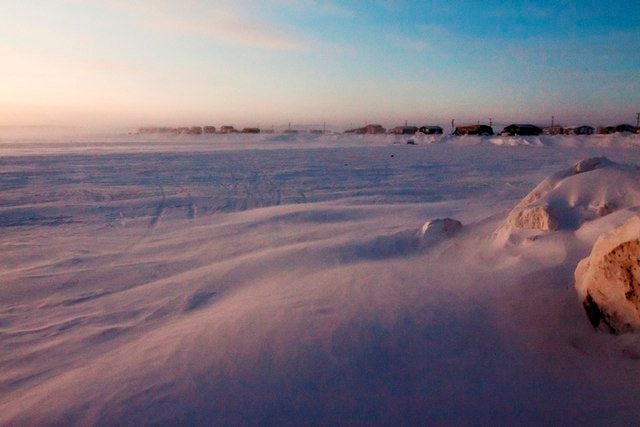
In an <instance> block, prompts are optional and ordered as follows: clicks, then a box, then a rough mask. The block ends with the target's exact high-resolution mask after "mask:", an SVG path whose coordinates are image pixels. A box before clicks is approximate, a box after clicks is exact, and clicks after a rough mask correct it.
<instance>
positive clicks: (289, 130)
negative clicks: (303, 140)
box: [282, 129, 298, 133]
mask: <svg viewBox="0 0 640 427" xmlns="http://www.w3.org/2000/svg"><path fill="white" fill-rule="evenodd" d="M282 133H298V131H297V130H295V129H285V130H284V131H283V132H282Z"/></svg>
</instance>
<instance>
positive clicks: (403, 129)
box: [389, 126, 418, 135]
mask: <svg viewBox="0 0 640 427" xmlns="http://www.w3.org/2000/svg"><path fill="white" fill-rule="evenodd" d="M416 132H418V128H417V127H416V126H396V127H394V128H393V129H391V130H390V131H389V133H394V134H396V135H413V134H415V133H416Z"/></svg>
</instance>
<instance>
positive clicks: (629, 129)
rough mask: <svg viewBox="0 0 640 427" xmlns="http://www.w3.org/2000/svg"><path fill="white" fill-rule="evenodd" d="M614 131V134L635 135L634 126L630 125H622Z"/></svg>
mask: <svg viewBox="0 0 640 427" xmlns="http://www.w3.org/2000/svg"><path fill="white" fill-rule="evenodd" d="M615 131H616V132H630V133H636V127H635V126H631V125H627V124H623V125H618V126H616V128H615Z"/></svg>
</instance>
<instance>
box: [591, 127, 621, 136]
mask: <svg viewBox="0 0 640 427" xmlns="http://www.w3.org/2000/svg"><path fill="white" fill-rule="evenodd" d="M615 131H616V128H615V126H598V129H597V131H596V132H597V133H598V135H608V134H610V133H614V132H615Z"/></svg>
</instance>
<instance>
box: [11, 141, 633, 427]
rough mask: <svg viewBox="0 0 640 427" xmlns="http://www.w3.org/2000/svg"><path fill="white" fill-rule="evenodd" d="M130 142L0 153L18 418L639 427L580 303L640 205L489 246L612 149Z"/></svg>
mask: <svg viewBox="0 0 640 427" xmlns="http://www.w3.org/2000/svg"><path fill="white" fill-rule="evenodd" d="M128 138H130V137H125V138H121V139H117V138H114V139H113V140H107V141H103V140H97V141H81V142H77V143H73V144H72V143H69V142H68V141H66V142H61V143H59V144H57V143H56V142H55V141H44V142H39V143H32V144H27V145H21V144H22V143H19V142H10V143H7V144H5V145H2V146H0V152H1V153H2V154H5V155H3V156H2V157H1V158H0V168H1V172H2V181H0V185H2V193H1V194H2V196H1V199H0V201H1V204H0V227H1V229H0V231H1V233H0V245H1V248H2V255H3V256H2V257H1V258H0V283H2V286H0V424H73V423H77V424H91V423H101V424H153V423H160V424H176V423H191V424H201V425H212V424H218V425H219V424H238V423H245V424H246V423H253V424H260V423H263V424H322V423H325V424H337V423H342V424H344V423H361V424H362V423H366V424H372V423H386V424H392V423H400V424H419V423H424V422H425V421H427V422H432V423H449V424H456V423H458V424H463V423H484V424H489V423H496V422H501V423H537V424H540V423H549V422H555V423H561V422H565V423H566V422H567V421H571V422H575V423H580V422H592V423H593V422H602V423H604V422H607V423H615V422H618V423H623V422H626V423H633V422H637V421H638V415H637V411H636V410H635V408H636V407H637V402H636V397H635V396H637V393H638V391H640V388H639V386H638V384H637V381H636V378H637V377H638V375H640V368H639V367H638V364H637V360H636V358H637V357H639V355H640V342H639V340H638V337H637V336H636V335H635V334H627V335H626V336H619V337H618V336H609V335H607V334H597V333H596V332H594V330H593V328H592V327H591V325H589V323H588V322H587V320H586V319H585V316H584V313H583V311H582V308H581V306H580V304H579V303H577V302H576V295H575V291H574V290H573V286H572V282H573V272H574V269H575V266H576V264H577V263H578V261H579V260H580V259H582V258H584V257H585V256H586V255H587V254H588V253H589V250H590V248H591V246H592V245H593V243H594V241H595V240H596V238H597V236H598V235H600V234H601V233H602V232H603V231H607V230H610V229H613V228H614V227H616V226H618V225H620V224H621V223H622V222H624V220H626V219H627V217H628V216H630V215H631V214H632V211H633V209H634V208H633V207H629V208H625V209H619V210H616V211H614V212H612V213H611V214H609V215H605V216H600V217H594V218H593V219H591V220H587V221H584V222H583V223H582V225H581V226H580V227H579V228H577V229H572V228H560V229H559V230H558V231H556V232H554V233H546V232H537V231H535V230H534V231H533V232H530V231H529V230H516V231H517V232H523V233H528V232H530V234H527V235H526V237H525V238H522V239H513V240H511V241H509V242H508V244H505V245H498V244H496V242H495V236H494V232H495V230H496V229H497V228H498V227H499V226H500V225H501V224H504V222H505V218H506V212H507V211H508V209H510V208H512V207H513V206H514V205H516V204H517V202H518V201H519V200H521V199H522V197H523V196H524V195H525V194H526V193H527V192H529V190H530V189H531V188H533V187H535V186H536V185H537V184H538V183H539V182H540V181H541V180H542V179H543V178H544V177H546V176H549V175H550V174H552V173H553V172H555V171H557V170H560V169H564V168H566V166H567V165H570V164H573V163H575V162H576V161H577V160H579V159H582V158H585V157H594V156H602V155H606V156H607V158H610V159H612V161H621V160H622V159H624V161H627V162H640V153H638V152H636V150H629V149H627V148H626V146H622V145H620V144H618V143H617V142H616V141H618V140H617V139H607V140H606V141H609V142H608V143H607V144H608V145H609V146H610V147H608V148H607V147H605V148H603V144H601V143H600V142H604V141H605V140H603V139H593V141H599V142H598V143H597V144H596V143H595V142H594V143H592V142H590V141H592V140H588V139H572V140H571V143H570V144H569V145H571V146H570V147H565V146H564V145H563V144H564V142H563V141H564V140H563V139H560V138H555V139H543V138H541V141H543V142H544V144H543V145H542V146H535V147H534V146H517V147H502V146H496V145H495V144H492V143H491V142H486V141H485V140H483V139H481V138H465V139H463V140H462V139H461V140H460V141H457V140H453V139H446V141H447V143H442V144H426V143H423V142H424V141H421V140H420V139H419V138H418V139H417V140H416V142H418V144H419V145H418V146H415V147H408V146H406V145H404V144H403V145H393V142H394V140H393V139H392V138H388V137H387V136H385V137H383V138H379V139H375V138H374V139H366V138H358V137H343V136H339V137H338V136H327V137H318V138H317V137H315V136H308V137H305V136H296V137H291V138H289V137H287V138H281V137H280V136H259V137H248V136H240V135H236V136H233V137H228V138H226V137H225V138H221V139H215V138H211V139H207V138H202V139H197V138H186V139H179V138H178V139H166V140H158V141H146V140H138V139H136V138H138V137H135V138H133V137H131V138H132V139H131V140H130V139H128ZM272 138H273V139H272ZM276 138H281V139H276ZM576 141H577V142H578V143H579V144H574V143H575V142H576ZM624 141H631V142H632V139H631V138H630V137H629V138H626V139H625V140H624ZM449 142H451V143H449ZM3 144H4V143H3ZM607 144H604V145H607ZM629 145H632V144H629ZM2 150H3V151H2ZM34 153H35V154H37V155H34ZM60 153H64V155H60ZM69 153H72V154H69ZM392 155H393V157H392ZM603 170H604V169H603ZM607 170H609V171H610V175H606V176H603V177H602V178H603V179H605V180H606V179H609V178H613V177H616V176H618V175H617V174H618V173H619V171H618V169H617V168H616V167H614V168H611V169H607ZM597 172H598V169H596V170H594V171H592V172H588V173H583V174H578V175H576V176H575V177H580V175H583V176H584V177H588V176H590V174H592V173H597ZM569 179H570V178H569ZM567 181H568V180H567ZM603 182H604V181H603ZM600 184H602V183H600ZM563 185H564V184H563ZM607 191H609V190H607ZM567 194H568V193H567ZM607 194H608V193H607ZM607 200H608V199H607ZM579 205H580V204H577V205H576V206H579ZM587 205H588V204H587ZM623 206H631V203H629V204H628V205H626V204H625V205H623ZM448 217H450V218H457V219H459V220H460V222H462V223H464V224H465V225H464V227H462V228H460V229H459V230H458V231H457V232H456V233H455V234H451V235H447V236H446V237H447V238H446V239H444V238H443V239H434V240H433V241H430V242H429V243H430V244H429V245H428V248H427V249H426V250H425V248H423V247H421V245H419V244H417V242H418V238H417V234H418V233H419V227H420V225H421V224H423V223H424V221H425V220H426V219H429V218H448ZM512 231H513V230H512ZM534 233H535V235H533V234H534ZM529 237H530V238H529Z"/></svg>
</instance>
